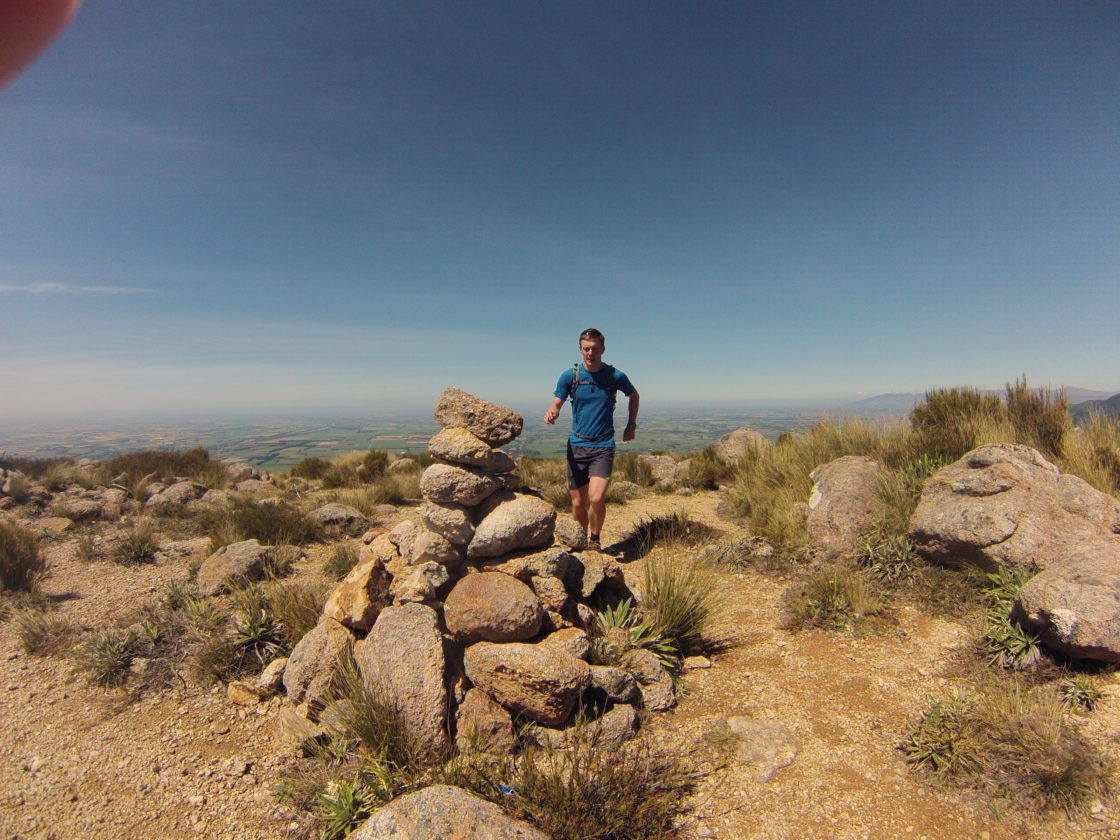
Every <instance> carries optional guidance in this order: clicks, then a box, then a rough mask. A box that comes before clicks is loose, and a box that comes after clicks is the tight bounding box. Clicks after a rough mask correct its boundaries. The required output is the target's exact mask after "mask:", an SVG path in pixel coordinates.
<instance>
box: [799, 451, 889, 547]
mask: <svg viewBox="0 0 1120 840" xmlns="http://www.w3.org/2000/svg"><path fill="white" fill-rule="evenodd" d="M879 474H880V473H879V462H878V461H876V460H874V459H872V458H868V457H866V456H863V455H845V456H844V457H842V458H837V459H836V460H835V461H831V462H830V463H827V464H824V465H823V466H820V467H817V468H816V469H815V470H813V472H812V474H811V475H810V478H812V479H813V481H814V484H813V492H812V493H811V494H810V496H809V518H808V520H807V521H806V523H805V524H806V527H807V528H808V531H809V539H810V540H812V541H813V543H814V544H816V545H817V546H819V547H820V548H822V549H824V553H825V554H826V555H827V556H831V557H834V556H836V555H838V554H842V553H844V552H846V551H851V550H852V549H853V548H855V545H856V538H857V537H859V535H860V532H862V531H863V530H864V529H865V528H867V526H868V525H870V524H871V522H872V520H873V518H874V516H875V513H876V511H878V510H879V508H880V506H881V503H880V501H879Z"/></svg>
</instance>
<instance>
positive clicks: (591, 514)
mask: <svg viewBox="0 0 1120 840" xmlns="http://www.w3.org/2000/svg"><path fill="white" fill-rule="evenodd" d="M608 484H610V479H609V478H600V477H599V476H597V475H593V476H591V479H590V481H589V482H588V485H587V499H588V514H587V525H588V527H589V528H590V530H591V533H592V534H594V535H595V536H599V535H600V534H602V533H603V520H605V519H606V518H607V485H608Z"/></svg>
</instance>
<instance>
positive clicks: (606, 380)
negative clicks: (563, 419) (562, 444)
mask: <svg viewBox="0 0 1120 840" xmlns="http://www.w3.org/2000/svg"><path fill="white" fill-rule="evenodd" d="M574 375H575V369H574V368H568V369H567V370H566V371H564V372H563V373H562V374H560V380H559V381H558V382H557V383H556V390H555V391H553V392H552V395H553V396H554V397H559V398H560V399H562V400H566V399H568V397H569V395H571V396H572V397H573V399H572V433H571V435H569V436H568V443H570V444H571V445H572V446H614V402H613V400H612V399H611V389H610V388H609V387H607V386H608V385H610V382H611V377H612V376H613V377H614V388H615V389H617V390H618V391H621V392H622V393H623V395H625V396H627V397H628V396H630V395H631V394H633V393H634V390H635V389H634V386H633V385H631V384H630V380H629V379H628V378H627V377H626V374H625V373H623V372H622V371H620V370H618V369H617V368H612V367H610V366H609V365H606V364H604V365H603V366H602V367H600V368H599V369H598V370H597V371H595V373H590V372H589V371H588V370H587V368H585V367H584V366H583V364H582V363H581V364H580V366H579V384H578V385H576V390H575V393H574V394H572V377H573V376H574Z"/></svg>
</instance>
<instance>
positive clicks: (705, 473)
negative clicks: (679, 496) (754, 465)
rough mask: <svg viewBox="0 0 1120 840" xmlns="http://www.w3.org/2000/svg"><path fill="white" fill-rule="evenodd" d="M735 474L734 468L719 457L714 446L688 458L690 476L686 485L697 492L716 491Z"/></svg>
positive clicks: (687, 477) (707, 447)
mask: <svg viewBox="0 0 1120 840" xmlns="http://www.w3.org/2000/svg"><path fill="white" fill-rule="evenodd" d="M734 474H735V469H734V467H732V466H731V465H730V464H728V463H727V462H726V461H724V460H723V459H722V458H720V457H719V454H718V452H717V450H716V447H715V445H714V444H713V445H712V446H706V447H704V448H703V449H701V450H700V451H699V452H693V453H692V454H691V455H689V456H688V475H687V476H686V478H685V480H684V484H685V485H686V486H688V487H692V488H695V489H696V490H715V489H716V488H718V487H719V486H720V484H722V483H724V482H726V481H728V480H729V479H730V478H731V477H732V476H733V475H734Z"/></svg>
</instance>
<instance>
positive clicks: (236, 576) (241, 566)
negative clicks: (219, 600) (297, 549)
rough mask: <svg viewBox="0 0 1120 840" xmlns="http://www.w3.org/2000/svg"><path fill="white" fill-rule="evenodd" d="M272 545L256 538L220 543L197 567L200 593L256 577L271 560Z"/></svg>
mask: <svg viewBox="0 0 1120 840" xmlns="http://www.w3.org/2000/svg"><path fill="white" fill-rule="evenodd" d="M275 551H276V548H275V546H270V545H261V544H260V542H258V541H257V540H243V541H242V542H237V543H233V544H231V545H226V546H222V547H221V548H219V549H218V550H217V551H215V552H214V553H213V554H211V555H210V556H209V557H207V558H206V559H205V560H203V561H202V566H200V567H199V570H198V589H199V591H200V592H202V594H203V595H219V594H221V593H222V592H225V591H227V590H229V589H231V588H233V587H235V586H237V585H238V584H240V583H243V582H244V581H247V580H259V579H260V578H262V577H264V574H265V570H266V569H267V568H268V566H269V564H270V563H271V562H272V557H273V555H274V553H275Z"/></svg>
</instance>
